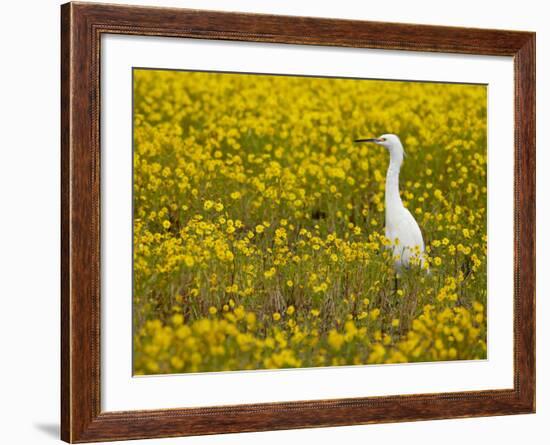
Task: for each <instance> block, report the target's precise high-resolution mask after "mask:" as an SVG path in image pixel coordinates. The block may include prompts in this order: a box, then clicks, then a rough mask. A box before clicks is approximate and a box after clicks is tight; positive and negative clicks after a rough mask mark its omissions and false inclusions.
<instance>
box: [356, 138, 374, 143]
mask: <svg viewBox="0 0 550 445" xmlns="http://www.w3.org/2000/svg"><path fill="white" fill-rule="evenodd" d="M354 142H374V143H376V142H380V141H379V140H378V139H377V138H368V139H355V141H354Z"/></svg>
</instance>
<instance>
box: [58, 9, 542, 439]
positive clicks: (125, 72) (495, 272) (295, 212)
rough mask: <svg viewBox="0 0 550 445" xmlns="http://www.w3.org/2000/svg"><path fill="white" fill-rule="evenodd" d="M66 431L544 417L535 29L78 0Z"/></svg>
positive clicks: (68, 203) (67, 34)
mask: <svg viewBox="0 0 550 445" xmlns="http://www.w3.org/2000/svg"><path fill="white" fill-rule="evenodd" d="M61 19H62V20H61V33H62V46H61V63H62V66H61V71H62V76H61V84H62V88H61V103H62V107H61V110H62V111H61V113H62V116H61V122H62V128H61V144H62V147H61V148H62V159H61V163H62V178H61V185H62V187H61V189H62V191H61V193H62V228H61V230H62V245H61V252H62V276H61V284H62V286H61V287H62V295H61V312H62V326H61V327H62V342H61V344H62V351H61V352H62V376H61V391H62V393H61V399H62V413H61V416H62V419H61V425H62V426H61V435H62V439H63V440H65V441H67V442H71V443H72V442H94V441H106V440H123V439H139V438H153V437H174V436H184V435H199V434H215V433H228V432H244V431H262V430H276V429H287V428H306V427H320V426H338V425H353V424H367V423H375V422H400V421H410V420H424V419H441V418H456V417H473V416H491V415H508V414H521V413H533V412H534V411H535V310H534V309H535V235H534V234H535V229H534V226H535V34H534V33H530V32H518V31H503V30H487V29H466V28H450V27H438V26H425V25H422V26H421V25H409V24H389V23H379V22H362V21H349V20H335V19H320V18H305V17H286V16H269V15H255V14H241V13H222V12H213V11H197V10H186V9H172V8H148V7H137V6H136V7H134V6H117V5H106V4H92V3H86V4H82V3H67V4H65V5H63V6H62V7H61Z"/></svg>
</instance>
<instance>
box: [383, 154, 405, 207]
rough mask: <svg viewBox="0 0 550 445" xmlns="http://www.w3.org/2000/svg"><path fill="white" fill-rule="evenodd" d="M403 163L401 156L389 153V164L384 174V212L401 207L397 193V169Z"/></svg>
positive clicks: (401, 203)
mask: <svg viewBox="0 0 550 445" xmlns="http://www.w3.org/2000/svg"><path fill="white" fill-rule="evenodd" d="M402 163H403V157H402V156H399V154H396V153H390V165H389V166H388V172H387V174H386V212H387V211H391V210H392V209H395V208H398V207H403V202H402V201H401V196H400V195H399V170H400V169H401V164H402Z"/></svg>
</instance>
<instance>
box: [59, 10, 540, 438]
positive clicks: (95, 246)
mask: <svg viewBox="0 0 550 445" xmlns="http://www.w3.org/2000/svg"><path fill="white" fill-rule="evenodd" d="M104 33H111V34H132V35H149V36H150V35H154V36H170V37H185V38H198V39H223V40H243V41H253V42H276V43H287V44H303V45H326V46H342V47H359V48H382V49H393V50H412V51H432V52H449V53H462V54H481V55H499V56H513V58H514V69H515V172H514V175H515V192H514V193H515V222H514V224H515V239H514V243H515V244H514V302H515V303H514V304H515V306H514V308H515V310H514V339H515V342H514V388H513V389H509V390H498V389H497V390H488V391H476V392H458V393H437V394H420V395H412V396H409V395H407V396H390V397H368V398H350V399H338V400H316V401H301V402H288V403H265V404H254V405H237V406H231V407H219V406H218V407H216V406H214V407H210V408H184V409H169V410H154V411H129V412H102V411H101V408H100V390H99V389H100V353H101V351H100V335H101V333H100V319H99V314H100V311H99V309H100V251H99V247H100V180H101V178H100V138H99V131H100V124H99V113H100V102H99V101H100V84H99V69H100V51H101V47H100V37H101V35H102V34H104ZM61 37H62V39H61V40H62V41H61V153H62V154H61V171H62V176H61V202H62V208H61V234H62V243H61V314H62V316H61V333H62V339H61V437H62V439H63V440H65V441H67V442H92V441H103V440H120V439H138V438H151V437H172V436H184V435H198V434H214V433H229V432H242V431H262V430H278V429H287V428H306V427H321V426H338V425H352V424H367V423H375V422H401V421H410V420H424V419H441V418H451V417H473V416H492V415H506V414H519V413H533V412H534V411H535V34H534V33H530V32H518V31H501V30H485V29H467V28H454V27H439V26H424V25H422V26H421V25H409V24H388V23H380V22H361V21H351V20H333V19H320V18H305V17H286V16H269V15H255V14H241V13H222V12H213V11H196V10H186V9H171V8H147V7H133V6H117V5H106V4H92V3H67V4H65V5H62V7H61Z"/></svg>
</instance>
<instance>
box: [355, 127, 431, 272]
mask: <svg viewBox="0 0 550 445" xmlns="http://www.w3.org/2000/svg"><path fill="white" fill-rule="evenodd" d="M355 142H374V143H375V144H378V145H381V146H382V147H385V148H386V149H387V150H388V152H389V154H390V164H389V166H388V172H387V174H386V199H385V201H386V238H388V239H389V240H390V241H391V248H392V249H393V257H394V259H395V267H396V269H397V270H400V269H401V268H402V267H408V266H409V265H410V263H411V260H412V259H413V258H416V259H417V260H418V263H417V264H420V265H421V266H424V255H423V253H424V240H423V238H422V232H421V231H420V227H419V226H418V223H417V222H416V220H415V219H414V216H412V214H411V212H409V210H408V209H407V208H406V207H405V206H404V205H403V201H401V196H400V195H399V171H400V170H401V164H403V157H404V155H405V150H404V149H403V144H401V140H400V139H399V137H398V136H396V135H395V134H383V135H382V136H380V137H378V138H370V139H356V140H355Z"/></svg>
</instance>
